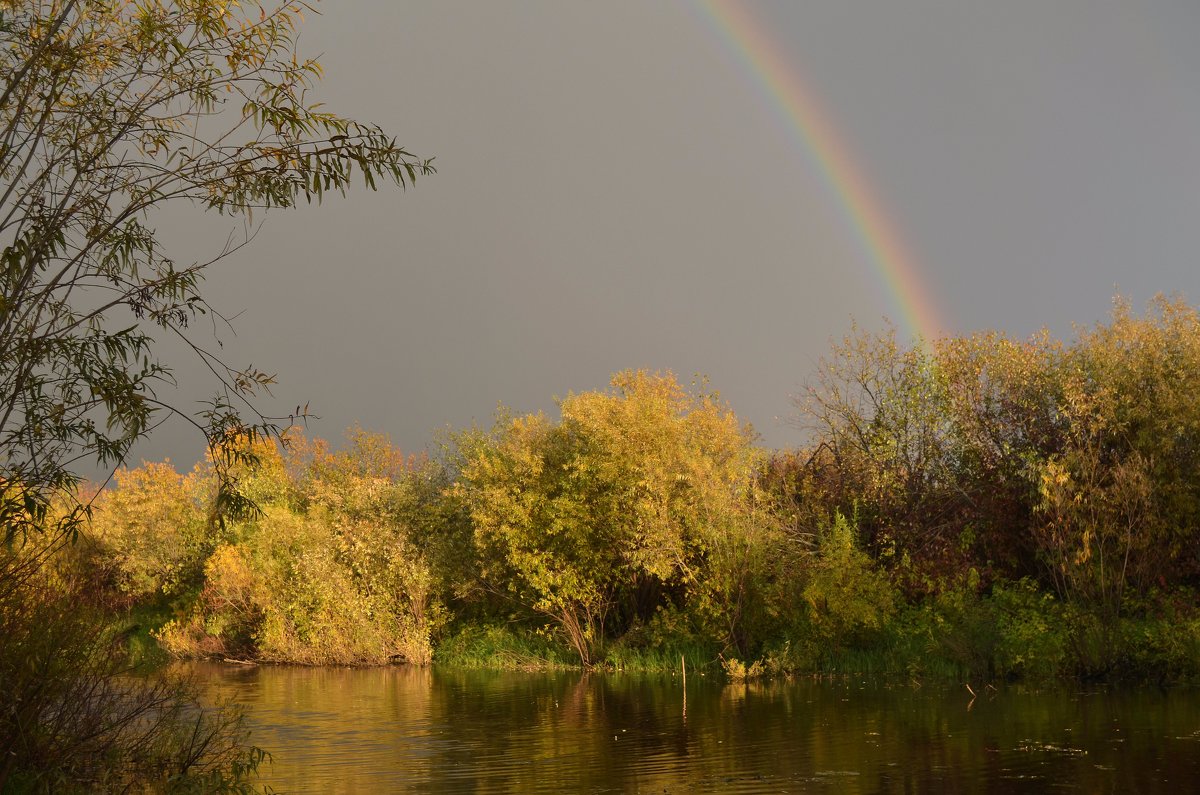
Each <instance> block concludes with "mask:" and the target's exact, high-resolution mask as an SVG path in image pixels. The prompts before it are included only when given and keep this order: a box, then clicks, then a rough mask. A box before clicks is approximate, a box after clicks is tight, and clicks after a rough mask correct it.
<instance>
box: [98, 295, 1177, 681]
mask: <svg viewBox="0 0 1200 795" xmlns="http://www.w3.org/2000/svg"><path fill="white" fill-rule="evenodd" d="M1197 383H1200V315H1198V314H1197V313H1196V311H1195V310H1193V309H1191V308H1190V307H1188V306H1186V305H1185V304H1183V303H1180V302H1175V301H1169V300H1159V301H1156V302H1155V303H1154V304H1153V305H1152V306H1151V308H1150V310H1149V311H1148V312H1147V313H1146V314H1145V315H1144V316H1142V317H1137V316H1135V315H1133V314H1132V313H1131V312H1130V310H1129V308H1128V307H1127V306H1126V305H1124V304H1122V303H1118V304H1117V307H1116V310H1115V312H1114V315H1113V317H1112V319H1111V321H1110V322H1109V323H1107V324H1103V325H1099V326H1097V327H1095V328H1091V329H1083V330H1080V331H1079V332H1078V335H1077V338H1076V339H1075V340H1073V341H1072V342H1070V343H1062V342H1058V341H1055V340H1052V339H1050V338H1049V336H1048V335H1046V334H1039V335H1037V336H1035V337H1033V338H1032V339H1030V340H1026V341H1015V340H1011V339H1008V338H1006V337H1004V336H1002V335H998V334H991V333H989V334H978V335H974V336H971V337H966V338H952V339H944V340H939V341H937V342H935V343H933V344H932V345H930V346H928V347H915V348H903V347H902V346H900V345H898V344H897V343H896V341H895V339H894V337H893V336H892V335H890V334H883V335H872V334H866V333H863V332H860V331H857V330H856V331H854V332H853V333H852V334H851V335H849V336H848V337H847V338H846V339H844V340H843V341H842V342H841V343H839V344H837V345H835V346H834V350H833V353H832V355H831V356H830V357H829V358H828V359H827V360H826V361H824V362H822V364H821V367H820V370H819V372H818V373H817V375H816V377H815V378H814V380H813V381H812V383H811V385H810V387H809V388H808V389H807V390H806V391H805V393H804V394H803V395H801V396H799V397H798V398H797V403H798V406H799V408H800V411H801V417H802V418H803V421H804V422H805V424H806V425H807V427H808V428H809V431H810V437H809V438H810V443H809V444H808V446H807V447H806V448H804V449H801V450H792V451H785V452H777V453H774V454H767V453H765V452H764V451H762V450H760V449H758V448H756V447H755V445H754V436H753V433H752V431H751V430H750V429H749V428H748V427H745V426H744V425H742V424H741V423H740V422H739V421H738V420H737V418H736V416H735V415H734V414H733V412H732V411H731V410H730V409H729V408H728V407H727V406H726V405H725V404H723V403H722V402H720V400H719V399H718V398H717V396H716V395H714V394H709V393H708V392H706V391H705V390H704V389H703V387H702V386H700V387H696V388H693V389H686V388H684V387H682V386H680V385H679V384H678V383H677V382H676V380H675V379H674V378H673V377H672V376H670V375H669V374H666V375H663V374H651V373H646V372H626V373H621V374H618V375H617V376H615V377H614V379H613V382H612V387H611V389H609V390H607V391H602V392H588V393H581V394H572V395H569V396H568V397H567V398H565V399H564V400H562V401H560V405H559V409H560V412H559V413H560V417H559V418H558V419H552V418H549V417H547V416H544V415H541V414H536V415H530V416H524V417H510V416H503V417H501V418H500V419H499V420H498V421H497V423H496V425H495V426H494V427H493V428H492V429H490V430H487V431H482V430H472V431H466V432H462V433H460V434H458V435H456V436H454V437H453V438H452V439H451V440H450V441H449V443H448V444H447V445H446V446H445V448H444V449H443V450H442V452H441V453H440V454H439V455H437V456H435V457H433V458H428V457H419V458H405V457H402V456H401V455H400V454H399V453H397V452H396V451H394V450H393V449H392V447H391V446H390V445H389V444H388V443H387V441H386V440H385V439H382V438H380V437H374V436H370V435H368V434H365V433H362V432H355V433H354V434H353V435H352V437H351V439H350V444H349V445H348V446H347V447H346V449H345V450H344V451H342V452H331V451H330V450H329V449H328V448H327V447H326V446H325V445H324V444H322V443H319V442H315V443H310V442H307V441H305V440H304V439H303V438H301V437H299V436H296V437H293V438H291V439H290V444H288V445H287V446H286V448H285V449H284V450H283V451H282V452H280V451H279V450H277V449H276V448H275V447H273V446H262V447H261V449H260V450H259V457H260V458H261V459H262V461H263V462H264V463H263V465H262V466H261V467H260V468H258V469H257V470H254V471H253V472H247V473H245V474H244V476H243V477H242V479H241V482H242V485H243V487H244V490H245V496H246V497H247V498H249V499H251V500H253V501H255V502H256V503H257V504H258V505H259V506H260V507H261V512H260V514H259V515H258V516H257V517H255V518H252V519H248V520H246V521H243V522H240V523H235V524H227V525H226V526H225V527H224V528H222V529H220V530H217V529H215V528H217V527H218V525H215V524H213V523H206V522H205V521H203V517H204V516H205V515H206V511H207V510H208V509H207V508H206V505H208V504H209V503H211V500H212V494H213V488H212V485H211V476H210V475H208V474H206V470H205V467H203V466H202V467H200V468H199V469H197V471H195V472H193V473H191V474H189V475H187V476H181V475H178V474H176V473H175V472H174V470H172V469H171V468H170V467H166V466H162V465H145V466H144V467H142V468H141V469H139V470H133V471H128V472H123V473H121V475H120V478H119V484H118V486H119V487H118V488H117V489H114V490H110V491H109V492H106V493H105V495H104V496H103V497H102V499H101V501H100V505H99V508H98V512H97V519H96V522H95V536H96V538H97V540H98V544H99V550H100V551H99V552H98V553H97V554H98V555H99V556H100V558H101V559H103V560H104V561H106V563H105V566H106V567H107V568H106V570H108V571H110V572H111V577H110V579H109V580H108V585H107V587H109V588H112V589H116V590H117V591H120V592H121V593H124V594H126V595H127V598H128V599H129V600H130V601H131V602H137V603H143V604H144V603H147V602H155V603H157V604H159V605H160V607H163V608H166V607H168V606H169V607H170V615H171V616H172V618H171V620H170V621H169V622H168V623H167V624H166V625H165V626H164V627H163V628H162V629H161V630H160V631H159V638H160V639H161V640H162V642H163V644H164V645H165V646H166V647H167V648H168V649H169V650H171V651H172V652H174V653H176V654H181V655H192V654H221V655H227V656H245V657H254V658H258V659H270V660H290V661H299V662H309V663H321V662H348V663H379V662H385V661H389V660H407V661H411V662H422V663H423V662H427V661H429V660H430V659H431V658H432V659H435V660H436V659H439V658H440V659H446V660H458V661H459V662H469V661H470V660H471V659H472V658H478V657H480V656H484V657H486V656H489V655H491V657H492V662H501V663H508V664H514V663H515V664H525V663H529V662H534V661H536V660H537V659H541V660H542V661H543V662H544V661H545V660H547V659H549V660H558V661H572V660H573V661H574V662H576V663H580V662H581V663H583V664H585V665H597V664H609V665H618V666H621V665H643V666H657V665H675V664H677V662H678V658H679V654H681V653H682V654H685V655H689V656H690V657H691V659H692V661H693V664H704V663H706V662H714V661H718V660H723V661H724V663H725V667H726V669H727V670H728V671H730V672H731V673H732V674H734V675H751V674H754V673H757V672H762V671H770V670H776V671H798V670H827V669H844V668H846V667H855V668H871V669H872V670H880V671H890V672H897V673H906V674H912V675H920V674H923V673H926V674H937V673H953V674H955V675H964V676H978V677H997V676H1022V675H1032V676H1046V675H1064V674H1067V675H1084V676H1118V675H1125V674H1136V675H1154V676H1161V677H1175V676H1180V675H1185V674H1187V675H1190V674H1192V673H1196V672H1197V670H1196V669H1197V663H1196V662H1195V661H1196V660H1197V659H1198V658H1197V655H1196V653H1195V652H1196V651H1197V650H1200V612H1198V611H1197V609H1196V605H1195V599H1194V596H1193V591H1192V589H1193V588H1194V587H1195V586H1196V584H1197V576H1198V575H1200V570H1198V563H1200V561H1198V559H1197V553H1196V551H1195V550H1196V544H1195V540H1196V539H1195V538H1194V534H1195V533H1196V527H1197V521H1198V519H1200V513H1198V510H1200V474H1198V469H1197V464H1198V463H1200V458H1198V457H1200V397H1198V395H1197V391H1196V390H1195V388H1194V385H1195V384H1197ZM206 484H207V485H206ZM164 615H165V614H164Z"/></svg>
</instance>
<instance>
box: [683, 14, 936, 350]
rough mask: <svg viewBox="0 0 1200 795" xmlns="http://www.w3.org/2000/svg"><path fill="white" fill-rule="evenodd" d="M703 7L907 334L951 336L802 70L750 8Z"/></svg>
mask: <svg viewBox="0 0 1200 795" xmlns="http://www.w3.org/2000/svg"><path fill="white" fill-rule="evenodd" d="M689 5H690V4H689ZM693 7H697V6H693ZM698 7H699V8H701V9H702V10H703V12H704V13H703V16H704V17H706V22H707V24H708V26H709V27H710V28H711V29H712V30H713V31H714V32H715V33H716V35H717V36H718V37H719V38H720V39H721V41H722V43H723V44H725V46H727V47H728V49H729V50H731V51H732V52H733V53H734V55H735V57H736V58H737V60H738V61H739V62H740V63H741V64H742V65H743V66H744V67H745V68H746V70H747V71H748V72H749V73H750V74H751V75H752V76H753V78H754V82H755V84H756V85H758V86H759V87H760V88H761V90H762V92H763V94H764V95H765V98H766V99H767V101H768V102H769V104H770V105H771V107H772V108H773V109H774V110H775V111H776V113H778V115H779V116H780V118H781V120H782V122H783V124H784V125H785V127H787V128H788V129H789V131H791V132H792V133H793V134H794V135H795V137H796V139H797V141H798V142H799V143H800V147H801V149H803V150H804V152H805V153H806V154H807V156H808V160H809V161H810V162H811V163H812V165H813V167H814V168H815V169H816V171H818V172H819V173H820V176H821V178H822V179H823V180H824V182H825V184H826V185H827V186H828V188H829V190H830V191H831V192H832V193H833V194H834V196H835V197H836V198H837V202H838V205H839V206H840V209H841V214H842V215H843V217H844V219H845V222H846V225H847V227H848V230H849V232H850V233H851V235H852V237H853V238H854V241H855V243H856V245H857V247H858V248H859V249H860V251H861V253H862V255H863V257H864V259H865V260H866V262H867V263H868V264H869V265H870V267H871V269H872V271H874V276H875V277H876V278H877V279H878V280H879V282H880V283H881V285H882V289H883V291H884V292H885V293H886V296H887V301H888V303H889V305H890V308H891V311H892V312H894V313H895V317H894V318H893V320H894V321H895V322H897V323H899V324H900V330H901V331H903V332H904V333H906V334H907V335H908V336H909V337H912V338H923V339H925V340H933V339H936V338H938V337H940V336H942V335H943V334H945V333H946V331H947V329H948V327H947V325H946V324H945V323H944V322H943V320H942V315H941V313H940V312H939V311H938V309H937V307H936V305H935V302H934V300H933V298H932V297H931V296H930V293H929V290H928V289H927V288H926V287H925V285H924V283H923V280H922V278H921V274H920V271H919V269H918V268H917V265H916V262H915V261H914V259H913V256H912V254H911V253H910V251H909V249H908V247H907V246H906V245H905V243H904V240H903V238H902V237H901V235H900V232H899V230H897V229H896V225H895V224H894V223H893V222H892V221H891V220H890V219H889V218H888V216H887V213H885V212H884V209H883V205H882V202H881V201H880V199H879V196H878V191H876V190H874V189H872V186H871V183H870V182H868V181H867V178H866V177H865V176H864V175H863V173H862V171H861V169H859V168H858V167H857V166H856V165H855V163H854V158H853V156H852V153H851V151H850V150H849V148H848V147H847V146H846V144H845V143H844V142H843V139H842V137H841V136H840V135H838V131H837V128H836V127H835V126H834V123H833V120H832V118H831V117H830V115H829V113H828V112H827V111H826V110H825V109H824V108H823V107H822V106H821V103H820V102H819V101H818V99H817V96H816V94H815V93H814V92H813V91H812V90H811V89H809V87H808V86H807V85H806V84H805V82H804V80H803V79H802V78H801V76H800V74H799V73H798V71H797V69H796V68H795V65H794V64H792V63H789V61H788V59H787V57H786V56H785V55H784V53H783V51H782V50H781V48H780V47H779V45H778V44H777V43H776V42H775V41H774V39H772V37H771V36H770V34H769V33H768V32H767V31H766V30H765V29H764V28H763V26H762V24H761V23H759V22H758V20H756V19H755V18H754V15H753V14H752V13H751V12H750V10H749V9H748V8H747V7H746V6H744V5H741V4H740V3H736V2H725V1H724V0H701V2H700V3H699V5H698Z"/></svg>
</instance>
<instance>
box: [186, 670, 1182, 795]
mask: <svg viewBox="0 0 1200 795" xmlns="http://www.w3.org/2000/svg"><path fill="white" fill-rule="evenodd" d="M190 670H191V672H192V673H193V674H194V675H195V676H196V677H197V678H198V679H199V681H200V682H201V684H202V686H203V688H204V689H205V691H206V692H207V693H208V694H209V695H210V696H213V697H226V698H231V699H233V700H236V701H238V702H240V703H242V704H243V705H245V707H246V709H247V712H248V715H249V717H250V720H251V722H252V725H253V726H254V741H255V742H256V743H257V744H258V745H260V746H262V747H264V748H266V749H267V750H269V751H271V752H272V753H273V754H274V756H275V762H274V764H273V766H272V767H271V769H270V770H269V771H268V775H267V781H268V783H270V784H271V785H272V786H274V787H275V788H276V789H278V790H280V791H282V792H331V793H350V792H364V793H374V792H480V793H525V792H645V793H692V792H742V793H765V792H831V793H834V792H836V793H843V792H844V793H875V792H880V793H893V792H895V793H907V792H988V793H990V792H1064V791H1066V792H1081V793H1094V792H1171V793H1176V794H1177V795H1182V794H1183V793H1190V792H1200V690H1197V689H1194V688H1176V689H1170V690H1159V689H1153V688H1151V689H1139V690H1106V689H1099V688H1088V687H1086V686H1077V687H1069V686H1064V687H1062V688H1057V689H1046V690H1037V689H1032V688H1017V687H1005V688H1002V689H1000V690H999V691H996V692H992V691H987V692H984V693H980V695H979V697H978V698H977V699H975V700H974V701H973V702H972V700H971V696H970V694H969V693H968V692H967V691H966V690H965V689H964V688H962V687H956V688H937V687H930V686H926V687H915V686H911V685H900V686H894V685H893V686H887V685H884V684H881V683H875V682H863V681H859V680H842V681H834V682H828V681H825V682H813V681H808V680H804V681H793V682H783V681H777V682H767V683H762V684H751V685H744V684H742V685H730V684H724V683H722V682H718V681H711V680H709V679H703V678H700V677H697V676H689V677H688V685H687V693H686V701H685V698H684V689H683V687H682V686H681V683H680V679H679V677H678V676H675V677H672V676H653V675H651V676H643V675H638V676H634V675H622V674H605V675H590V676H589V675H583V674H579V673H501V672H486V671H443V670H430V669H415V668H386V669H365V670H364V669H358V670H352V669H341V668H291V667H268V666H260V667H242V666H228V665H215V664H196V665H193V666H190Z"/></svg>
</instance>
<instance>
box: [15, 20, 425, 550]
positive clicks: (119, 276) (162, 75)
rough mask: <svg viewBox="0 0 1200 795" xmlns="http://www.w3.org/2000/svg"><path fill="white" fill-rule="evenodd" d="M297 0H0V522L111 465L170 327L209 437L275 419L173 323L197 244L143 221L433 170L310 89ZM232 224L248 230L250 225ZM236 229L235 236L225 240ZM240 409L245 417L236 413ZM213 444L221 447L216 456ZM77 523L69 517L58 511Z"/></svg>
mask: <svg viewBox="0 0 1200 795" xmlns="http://www.w3.org/2000/svg"><path fill="white" fill-rule="evenodd" d="M309 10H311V9H310V6H309V5H308V4H307V3H305V2H300V1H299V0H280V2H277V3H270V2H258V1H256V0H248V1H247V2H242V3H238V2H232V1H230V0H178V1H177V2H165V0H145V2H132V1H131V0H88V2H81V0H0V75H5V77H4V78H2V79H0V80H2V82H0V243H2V244H3V250H2V251H0V351H3V352H4V355H3V357H0V521H3V523H4V526H5V533H6V536H7V538H8V539H9V540H10V541H11V540H12V539H13V538H14V537H15V536H16V535H19V534H21V533H23V532H25V531H27V530H28V529H29V528H31V527H32V526H34V525H35V524H36V523H37V521H38V520H40V519H44V517H45V510H46V506H47V504H48V502H49V499H50V496H51V495H53V494H55V493H61V492H64V491H69V490H70V489H71V488H72V487H73V486H74V485H75V484H76V482H77V480H78V472H79V470H80V468H81V467H82V466H83V465H84V464H85V463H86V462H96V463H98V464H99V465H101V466H103V467H115V466H117V465H119V464H120V463H121V462H122V461H124V459H125V456H126V454H127V453H128V451H129V450H130V448H131V446H132V445H133V444H134V443H135V442H136V441H137V440H138V439H140V438H142V437H143V436H145V435H146V434H147V433H148V432H150V430H151V429H152V428H153V427H154V426H155V425H156V424H157V423H158V422H159V421H161V419H162V418H164V416H165V415H166V414H167V413H172V412H175V411H176V410H175V409H174V408H173V407H172V406H171V405H170V404H169V402H168V401H166V400H164V399H163V398H162V397H161V396H160V395H159V390H160V389H161V388H162V387H164V386H166V385H169V384H170V383H171V366H170V364H169V363H167V362H164V361H161V360H160V359H159V358H158V356H157V349H156V346H155V343H156V340H157V339H158V338H159V337H160V336H163V335H165V336H172V335H173V336H178V337H180V338H182V339H183V340H185V341H186V342H187V343H188V345H190V346H191V349H192V350H193V351H195V352H196V354H197V355H198V356H199V357H200V359H201V360H202V361H203V362H204V364H205V365H207V366H208V367H209V368H210V369H211V370H212V372H213V373H214V375H215V376H216V381H217V387H218V388H217V390H216V394H215V395H214V397H213V399H212V401H211V402H210V403H209V404H208V405H207V408H206V410H205V411H203V412H202V413H201V414H200V415H198V416H194V417H191V416H190V417H189V419H191V420H192V421H193V422H194V423H196V424H197V426H198V427H200V428H201V429H202V430H204V432H205V433H206V434H207V436H208V438H209V440H210V441H211V442H212V444H213V445H214V448H216V449H218V450H221V449H223V448H222V442H224V441H227V440H229V439H231V438H234V437H239V436H242V435H244V434H246V433H247V432H250V433H259V432H263V431H265V430H271V429H273V427H274V423H273V421H272V420H271V419H270V418H267V417H263V416H262V415H261V414H258V413H257V412H255V411H254V410H253V406H252V404H251V403H250V402H249V398H252V397H253V396H254V395H255V394H256V393H258V392H259V391H260V390H262V389H263V388H265V387H267V386H268V385H269V384H270V383H271V380H272V379H271V376H269V375H267V374H265V373H263V372H261V371H258V370H254V369H253V368H250V369H244V370H243V369H238V368H235V367H231V366H229V365H227V364H226V363H225V362H224V361H223V360H222V359H220V358H219V357H218V356H216V355H214V354H213V353H212V352H211V351H209V350H208V349H207V348H206V347H205V346H203V345H202V344H200V343H199V342H197V341H196V340H195V339H194V337H192V336H190V335H189V333H188V332H189V325H190V323H191V321H193V320H195V319H196V318H197V317H198V316H199V315H202V314H205V313H209V312H212V311H213V310H212V308H211V307H209V306H208V304H207V302H206V301H205V299H204V295H203V293H202V291H201V289H200V288H201V281H202V278H203V275H204V271H205V268H206V267H207V266H208V265H210V264H211V263H212V261H213V260H209V261H207V262H191V263H181V262H177V261H175V260H174V259H172V257H171V256H170V254H169V253H168V252H167V251H166V250H164V248H163V246H162V245H161V244H160V241H159V239H158V236H157V235H156V233H155V230H154V228H153V227H152V225H151V223H152V220H153V215H154V211H156V210H158V209H160V208H162V207H163V206H164V205H166V204H172V203H178V202H187V203H189V204H192V205H195V206H199V207H203V208H207V209H210V210H216V211H217V212H219V213H223V214H226V215H231V216H238V217H241V218H242V219H244V221H245V222H246V223H247V224H249V223H251V222H252V221H253V213H254V211H255V210H260V209H266V208H272V207H290V206H292V205H294V204H296V203H297V202H298V201H300V200H302V199H303V200H305V201H310V202H311V201H314V200H318V201H319V200H320V199H321V197H322V196H323V195H324V194H325V193H327V192H329V191H336V192H345V190H346V189H347V187H348V186H349V185H350V183H351V180H352V178H353V177H354V176H355V174H357V175H360V176H361V178H362V179H363V181H364V182H365V184H366V185H367V187H371V188H374V187H375V185H376V183H377V182H378V181H379V180H387V181H392V182H394V183H396V184H398V185H400V186H406V185H408V184H410V183H412V182H413V180H415V179H416V178H417V176H418V175H421V174H428V173H430V172H432V170H433V168H432V165H431V163H430V161H429V160H423V159H420V158H417V157H415V156H414V155H412V154H411V153H409V152H408V151H407V150H405V149H404V148H402V147H400V146H399V145H397V143H396V141H395V139H394V138H392V137H391V136H389V135H388V134H387V133H385V132H384V131H383V130H381V129H379V128H378V127H375V126H372V125H367V124H360V123H358V122H355V121H352V120H350V119H345V118H342V117H340V116H337V115H335V114H333V113H329V112H327V111H325V110H323V109H322V108H321V107H320V106H319V105H318V104H315V103H313V102H312V101H311V100H310V98H309V97H308V93H307V92H308V89H309V88H310V86H311V85H312V84H313V83H314V81H316V80H317V79H318V78H319V77H320V76H321V67H320V65H319V64H318V63H317V62H316V61H314V60H311V59H306V58H303V57H301V56H300V55H299V54H297V52H296V51H295V40H296V32H297V26H298V24H299V22H300V21H301V19H302V14H303V13H304V12H305V11H309ZM247 228H248V227H247ZM248 239H249V234H247V235H246V237H245V238H239V239H232V238H231V240H230V241H228V242H227V244H226V245H225V246H224V247H223V248H222V249H221V250H220V251H218V252H217V254H216V258H220V257H223V256H227V255H228V254H230V253H232V252H233V251H234V250H236V249H238V248H239V247H240V246H241V245H244V244H245V242H246V241H247V240H248ZM247 411H248V416H250V417H251V421H249V422H244V421H243V420H242V414H243V413H247ZM220 460H221V458H220V456H218V462H220ZM70 520H71V521H77V520H78V515H76V516H73V517H71V518H70Z"/></svg>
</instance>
